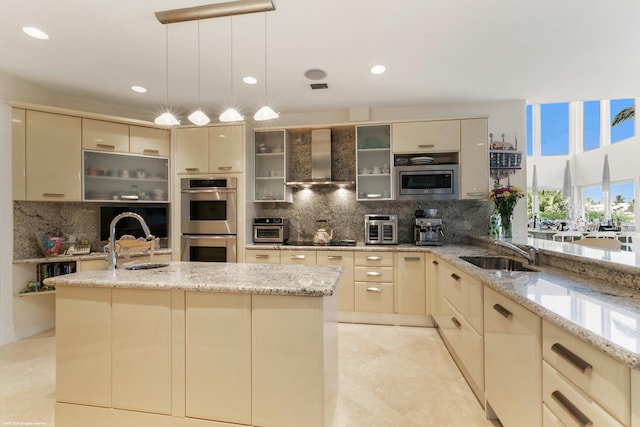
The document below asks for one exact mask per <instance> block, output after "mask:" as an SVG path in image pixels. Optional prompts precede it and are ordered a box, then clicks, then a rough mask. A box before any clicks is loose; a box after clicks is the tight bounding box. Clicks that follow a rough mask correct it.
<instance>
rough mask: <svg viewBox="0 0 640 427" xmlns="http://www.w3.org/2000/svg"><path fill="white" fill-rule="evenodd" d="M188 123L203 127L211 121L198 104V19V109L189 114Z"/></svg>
mask: <svg viewBox="0 0 640 427" xmlns="http://www.w3.org/2000/svg"><path fill="white" fill-rule="evenodd" d="M188 118H189V121H190V122H191V123H193V124H194V125H197V126H204V125H206V124H207V123H209V122H210V121H211V119H210V118H209V116H207V115H206V114H205V113H203V112H202V104H201V103H200V19H198V109H197V110H196V111H194V112H193V113H191V114H189V117H188Z"/></svg>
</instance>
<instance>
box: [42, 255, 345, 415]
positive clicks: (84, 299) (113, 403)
mask: <svg viewBox="0 0 640 427" xmlns="http://www.w3.org/2000/svg"><path fill="white" fill-rule="evenodd" d="M341 272H342V267H336V266H298V265H295V266H287V265H273V266H265V265H257V264H222V263H192V262H174V263H170V264H169V265H168V266H166V267H162V268H157V269H149V270H134V271H132V270H124V269H118V270H115V271H107V270H100V271H87V272H81V273H75V274H70V275H65V276H58V277H55V278H51V279H47V282H46V283H47V284H48V285H53V286H55V287H56V339H57V348H56V375H57V379H56V425H59V426H72V427H75V426H87V425H91V426H105V427H106V426H114V425H118V426H140V425H156V426H193V427H205V426H216V427H220V426H229V425H253V426H264V427H269V426H274V427H276V426H277V427H286V426H301V425H305V426H318V427H321V426H329V425H331V424H332V422H333V414H334V410H335V403H336V396H337V387H338V361H337V345H338V337H337V321H336V299H337V295H336V292H335V290H336V284H337V282H338V280H339V278H340V275H341Z"/></svg>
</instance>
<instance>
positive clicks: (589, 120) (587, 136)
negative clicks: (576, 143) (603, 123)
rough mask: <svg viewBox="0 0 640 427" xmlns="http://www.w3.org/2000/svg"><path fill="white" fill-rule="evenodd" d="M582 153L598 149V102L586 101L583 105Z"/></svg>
mask: <svg viewBox="0 0 640 427" xmlns="http://www.w3.org/2000/svg"><path fill="white" fill-rule="evenodd" d="M583 106H584V116H583V117H584V120H583V122H584V125H583V131H584V140H583V145H582V147H583V149H584V151H589V150H595V149H596V148H599V147H600V101H586V102H585V103H584V104H583Z"/></svg>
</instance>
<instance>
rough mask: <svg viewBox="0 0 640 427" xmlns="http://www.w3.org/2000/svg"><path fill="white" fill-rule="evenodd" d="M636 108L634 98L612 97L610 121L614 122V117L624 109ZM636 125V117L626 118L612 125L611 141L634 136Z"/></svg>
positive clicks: (614, 141) (613, 142)
mask: <svg viewBox="0 0 640 427" xmlns="http://www.w3.org/2000/svg"><path fill="white" fill-rule="evenodd" d="M628 108H634V101H633V99H612V100H611V117H610V123H612V122H613V118H614V117H615V116H616V115H617V114H618V113H620V112H621V111H622V110H624V109H628ZM634 127H635V119H634V118H633V117H632V118H630V119H627V120H624V121H622V122H620V123H618V124H617V125H615V126H612V127H611V143H612V144H615V143H616V142H620V141H623V140H625V139H628V138H632V137H633V134H634V132H633V129H634Z"/></svg>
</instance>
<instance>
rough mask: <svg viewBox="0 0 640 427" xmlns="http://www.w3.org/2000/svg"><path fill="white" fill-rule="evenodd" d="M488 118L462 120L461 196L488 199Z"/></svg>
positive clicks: (463, 197) (462, 197)
mask: <svg viewBox="0 0 640 427" xmlns="http://www.w3.org/2000/svg"><path fill="white" fill-rule="evenodd" d="M488 132H489V130H488V121H487V119H465V120H461V121H460V143H461V149H460V198H461V199H486V198H487V195H488V194H489V168H488V167H487V164H488V159H489V140H488Z"/></svg>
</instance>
